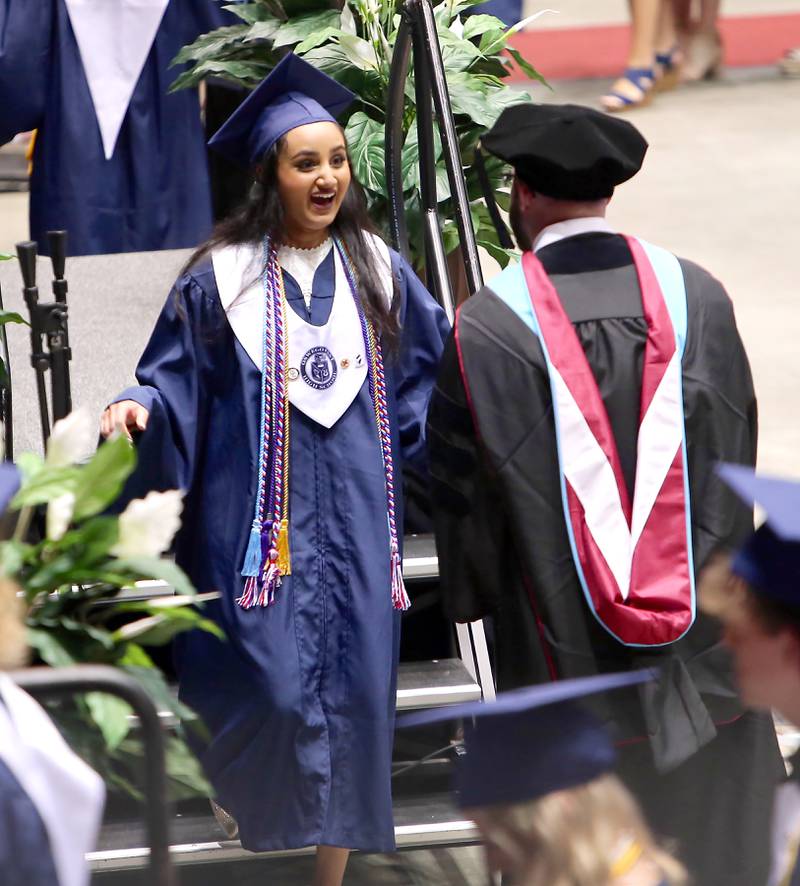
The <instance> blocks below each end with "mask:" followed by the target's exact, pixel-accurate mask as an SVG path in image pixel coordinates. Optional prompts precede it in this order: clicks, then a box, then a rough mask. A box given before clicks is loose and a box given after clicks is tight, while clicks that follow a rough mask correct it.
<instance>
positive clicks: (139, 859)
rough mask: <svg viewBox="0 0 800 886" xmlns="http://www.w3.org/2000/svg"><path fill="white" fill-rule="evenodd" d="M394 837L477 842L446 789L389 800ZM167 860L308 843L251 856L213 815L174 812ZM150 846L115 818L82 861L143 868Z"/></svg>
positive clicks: (133, 826) (211, 858) (194, 860)
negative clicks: (221, 827)
mask: <svg viewBox="0 0 800 886" xmlns="http://www.w3.org/2000/svg"><path fill="white" fill-rule="evenodd" d="M394 819H395V828H394V832H395V840H396V841H397V848H398V849H408V848H411V847H413V848H420V847H424V846H456V845H462V844H467V843H476V842H478V833H477V829H476V828H475V825H474V823H473V822H471V821H469V820H467V819H465V818H464V816H463V814H462V813H461V812H459V811H458V810H457V809H456V808H455V807H454V806H453V804H452V802H451V799H450V795H449V794H447V793H435V794H425V795H418V796H415V797H409V798H399V799H395V803H394ZM171 836H172V846H171V853H172V859H173V861H174V863H175V864H181V865H183V864H204V863H210V862H232V861H252V860H253V859H254V858H270V857H271V858H281V857H287V856H292V855H310V854H311V853H313V852H314V847H313V846H309V847H305V848H302V849H287V850H279V851H275V852H265V853H259V854H258V855H254V854H253V853H252V852H248V851H247V850H245V849H242V847H241V844H240V843H239V841H238V840H228V839H226V837H225V834H224V833H223V831H222V830H221V829H220V827H219V825H218V824H217V822H216V820H215V819H214V817H213V815H211V814H210V812H209V813H208V814H198V813H196V814H191V815H179V816H176V817H175V818H174V819H173V821H172V834H171ZM149 854H150V850H149V849H148V847H147V840H146V838H145V832H144V827H143V825H142V824H141V823H140V822H138V821H137V822H132V821H120V822H113V823H111V824H107V825H104V827H103V829H102V832H101V834H100V841H99V844H98V848H97V851H96V852H90V853H89V854H88V855H87V860H88V862H89V865H90V866H91V869H92V871H94V872H98V873H99V872H105V871H108V872H111V871H123V870H134V869H137V868H143V867H145V866H146V864H147V858H148V856H149Z"/></svg>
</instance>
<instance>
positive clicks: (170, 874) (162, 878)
mask: <svg viewBox="0 0 800 886" xmlns="http://www.w3.org/2000/svg"><path fill="white" fill-rule="evenodd" d="M11 677H12V678H13V679H14V681H15V682H16V683H17V685H18V686H20V687H21V688H22V689H24V690H25V691H26V692H28V693H30V694H31V695H33V696H35V697H36V698H37V699H39V700H42V699H45V698H62V697H64V696H69V695H75V694H77V693H84V692H107V693H109V694H110V695H115V696H117V697H118V698H121V699H122V700H123V701H126V702H127V703H128V704H129V705H130V706H131V707H132V708H133V711H134V713H135V714H136V715H137V716H138V717H139V721H140V723H141V727H142V739H143V741H144V750H145V823H146V826H147V836H148V841H149V843H150V875H149V878H148V882H149V883H151V884H153V886H174V883H175V876H174V869H173V866H172V860H171V859H170V855H169V815H170V810H169V805H168V802H167V779H166V770H165V755H164V737H163V733H162V727H161V722H160V720H159V716H158V711H157V710H156V707H155V705H154V704H153V702H152V701H151V700H150V696H149V695H148V694H147V693H146V692H145V691H144V689H142V687H141V686H140V685H139V683H137V682H136V681H135V680H134V679H133V678H131V677H128V676H127V675H126V674H123V673H122V672H121V671H119V670H117V669H116V668H111V667H106V666H103V665H77V666H75V667H67V668H45V667H42V668H27V669H25V670H21V671H14V672H12V673H11Z"/></svg>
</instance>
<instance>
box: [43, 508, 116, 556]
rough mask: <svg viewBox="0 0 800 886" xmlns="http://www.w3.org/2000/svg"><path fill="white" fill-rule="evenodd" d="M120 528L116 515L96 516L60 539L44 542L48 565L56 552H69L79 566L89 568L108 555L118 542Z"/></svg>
mask: <svg viewBox="0 0 800 886" xmlns="http://www.w3.org/2000/svg"><path fill="white" fill-rule="evenodd" d="M118 537H119V528H118V524H117V518H116V517H94V518H92V519H91V520H87V521H86V522H85V523H84V524H83V525H82V526H80V527H78V528H75V529H71V530H70V531H69V532H67V533H65V535H64V536H63V537H62V538H60V539H59V540H58V541H47V542H44V544H43V548H44V550H46V552H47V560H46V561H45V563H44V565H45V566H46V565H47V564H48V563H49V562H51V561H52V558H53V556H54V555H56V554H60V553H63V554H68V555H69V556H70V557H71V558H72V559H73V561H74V563H75V564H76V565H77V566H78V567H79V568H88V567H90V566H93V565H95V564H97V563H99V562H101V561H103V560H105V558H106V557H107V556H108V552H109V551H110V550H111V548H112V547H113V546H114V544H116V541H117V539H118Z"/></svg>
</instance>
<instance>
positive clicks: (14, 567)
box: [0, 539, 33, 577]
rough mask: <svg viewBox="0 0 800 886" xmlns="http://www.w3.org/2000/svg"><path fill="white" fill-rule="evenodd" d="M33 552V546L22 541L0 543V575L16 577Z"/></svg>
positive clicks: (11, 540)
mask: <svg viewBox="0 0 800 886" xmlns="http://www.w3.org/2000/svg"><path fill="white" fill-rule="evenodd" d="M32 550H33V545H29V544H25V543H24V542H21V541H14V540H13V539H10V540H9V541H4V542H0V574H2V575H6V576H8V577H15V576H16V575H17V574H18V573H19V571H20V569H22V565H23V563H24V562H25V560H26V559H27V557H28V555H29V554H30V553H31V551H32Z"/></svg>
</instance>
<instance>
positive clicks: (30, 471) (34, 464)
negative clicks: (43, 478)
mask: <svg viewBox="0 0 800 886" xmlns="http://www.w3.org/2000/svg"><path fill="white" fill-rule="evenodd" d="M16 464H17V468H18V469H19V472H20V474H21V475H22V485H23V486H24V485H25V483H27V482H29V481H30V480H32V479H33V478H34V477H35V476H36V474H38V473H39V471H41V470H42V469H43V468H44V459H43V458H42V457H41V455H37V454H36V453H35V452H21V453H20V454H19V455H18V456H17V462H16Z"/></svg>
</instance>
